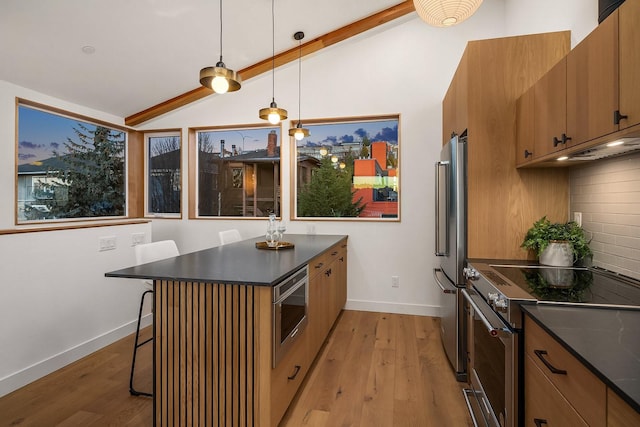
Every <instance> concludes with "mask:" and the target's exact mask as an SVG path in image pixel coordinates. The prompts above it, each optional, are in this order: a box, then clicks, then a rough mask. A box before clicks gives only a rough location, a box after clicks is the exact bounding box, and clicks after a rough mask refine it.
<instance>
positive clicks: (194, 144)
mask: <svg viewBox="0 0 640 427" xmlns="http://www.w3.org/2000/svg"><path fill="white" fill-rule="evenodd" d="M255 129H276V130H277V131H278V137H279V140H278V145H277V147H279V149H280V155H279V157H278V159H279V160H278V163H279V166H278V175H279V181H278V186H279V191H278V200H277V201H276V202H275V203H277V205H278V206H279V208H280V212H279V214H278V217H282V215H283V213H282V208H283V207H284V205H283V199H282V186H283V170H284V169H283V168H284V166H285V165H283V156H282V151H283V149H285V148H286V147H288V144H287V143H286V139H285V138H284V132H283V126H282V122H281V123H279V124H276V125H272V124H270V123H249V124H236V125H221V126H201V127H190V128H189V129H188V145H189V148H188V152H189V153H188V156H189V159H188V164H189V167H188V169H189V171H188V180H189V196H188V199H189V202H188V203H189V208H188V211H189V216H188V218H189V219H197V220H229V219H233V220H256V219H259V220H262V219H266V218H268V216H267V215H265V216H233V215H220V216H217V215H211V216H208V215H201V214H200V213H199V209H198V204H199V191H200V190H199V182H198V176H199V170H198V167H199V165H198V150H199V147H198V134H199V133H202V132H230V131H233V132H240V133H241V132H242V131H243V130H249V131H250V130H255ZM265 143H266V141H265ZM283 144H285V145H283ZM228 148H231V144H230V143H229V145H228ZM225 151H226V150H225Z"/></svg>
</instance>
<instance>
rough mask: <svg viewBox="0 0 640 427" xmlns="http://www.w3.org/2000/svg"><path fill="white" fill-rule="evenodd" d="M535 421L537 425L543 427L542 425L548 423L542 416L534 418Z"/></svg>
mask: <svg viewBox="0 0 640 427" xmlns="http://www.w3.org/2000/svg"><path fill="white" fill-rule="evenodd" d="M533 422H534V423H536V427H542V425H543V424H544V425H547V420H543V419H542V418H534V419H533Z"/></svg>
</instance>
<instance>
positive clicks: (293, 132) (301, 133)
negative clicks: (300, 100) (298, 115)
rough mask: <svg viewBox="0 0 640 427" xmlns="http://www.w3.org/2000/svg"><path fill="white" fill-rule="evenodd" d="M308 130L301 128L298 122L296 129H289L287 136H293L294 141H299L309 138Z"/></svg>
mask: <svg viewBox="0 0 640 427" xmlns="http://www.w3.org/2000/svg"><path fill="white" fill-rule="evenodd" d="M309 135H310V133H309V129H307V128H303V127H302V123H300V122H298V124H297V125H296V127H294V128H291V129H289V136H293V137H294V138H295V139H296V140H298V141H300V140H301V139H303V138H305V137H307V136H309Z"/></svg>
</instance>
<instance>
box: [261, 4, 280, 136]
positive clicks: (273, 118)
mask: <svg viewBox="0 0 640 427" xmlns="http://www.w3.org/2000/svg"><path fill="white" fill-rule="evenodd" d="M274 9H275V0H271V46H272V54H271V104H269V107H268V108H261V109H260V112H259V113H258V116H259V117H260V118H261V119H263V120H269V123H271V124H272V125H277V124H278V123H280V120H284V119H286V118H287V110H284V109H282V108H278V104H276V98H275V92H276V81H275V73H276V23H275V21H276V18H275V12H274Z"/></svg>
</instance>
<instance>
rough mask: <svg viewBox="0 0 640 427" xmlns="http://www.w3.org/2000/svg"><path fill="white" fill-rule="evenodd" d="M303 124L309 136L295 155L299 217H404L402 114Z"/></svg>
mask: <svg viewBox="0 0 640 427" xmlns="http://www.w3.org/2000/svg"><path fill="white" fill-rule="evenodd" d="M303 123H304V127H306V128H308V129H309V132H310V135H309V136H308V137H306V138H304V139H303V140H301V141H296V147H295V150H296V152H295V156H293V158H295V159H297V160H296V168H295V172H294V173H295V179H293V180H292V182H293V185H294V187H295V188H293V189H292V192H293V194H295V195H296V197H295V207H294V211H295V218H296V219H308V218H323V219H354V220H355V219H357V220H364V219H369V220H373V219H375V220H387V221H399V218H400V182H399V178H400V174H399V171H400V161H399V154H400V142H399V129H398V123H399V116H397V115H395V116H381V117H363V118H345V119H331V120H326V121H323V120H303ZM292 126H294V124H292Z"/></svg>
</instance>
